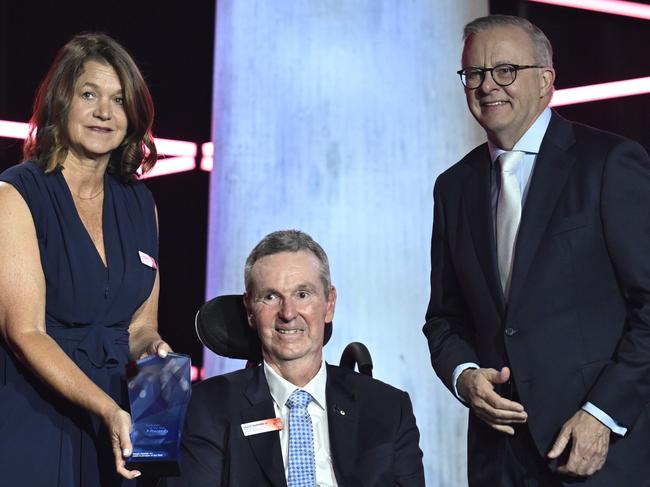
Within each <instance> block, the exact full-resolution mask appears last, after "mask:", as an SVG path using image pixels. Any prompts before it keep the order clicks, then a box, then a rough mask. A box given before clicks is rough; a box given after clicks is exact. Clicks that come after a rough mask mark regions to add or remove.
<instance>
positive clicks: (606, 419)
mask: <svg viewBox="0 0 650 487" xmlns="http://www.w3.org/2000/svg"><path fill="white" fill-rule="evenodd" d="M582 410H583V411H586V412H588V413H589V414H591V415H592V416H593V417H594V418H596V419H597V420H598V421H600V422H601V423H603V424H604V425H605V426H607V427H608V428H609V429H610V430H612V433H614V434H617V435H619V436H625V433H627V428H625V427H623V426H620V425H619V424H618V423H617V422H616V421H614V420H613V419H612V417H611V416H610V415H608V414H607V413H606V412H604V411H603V410H602V409H600V408H599V407H598V406H596V405H595V404H593V403H591V402H586V403H585V405H584V406H582Z"/></svg>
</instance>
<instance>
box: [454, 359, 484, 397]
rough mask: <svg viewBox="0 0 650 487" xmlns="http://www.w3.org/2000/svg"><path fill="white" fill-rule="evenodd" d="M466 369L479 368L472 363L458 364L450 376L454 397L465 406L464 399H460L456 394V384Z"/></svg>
mask: <svg viewBox="0 0 650 487" xmlns="http://www.w3.org/2000/svg"><path fill="white" fill-rule="evenodd" d="M467 369H480V367H479V366H478V364H475V363H474V362H465V363H462V364H460V365H459V366H458V367H456V368H455V369H454V373H453V374H452V375H451V383H452V384H453V385H454V394H455V395H456V397H457V398H458V399H459V400H461V401H462V402H464V403H465V404H467V401H465V399H463V398H462V397H460V394H458V387H457V383H458V378H459V377H460V374H462V373H463V372H464V371H466V370H467Z"/></svg>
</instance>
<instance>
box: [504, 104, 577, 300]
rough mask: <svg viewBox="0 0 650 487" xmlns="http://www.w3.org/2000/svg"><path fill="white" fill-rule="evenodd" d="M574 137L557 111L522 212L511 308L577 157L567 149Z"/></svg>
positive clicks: (510, 298) (569, 127) (511, 293)
mask: <svg viewBox="0 0 650 487" xmlns="http://www.w3.org/2000/svg"><path fill="white" fill-rule="evenodd" d="M573 141H574V138H573V129H572V128H571V125H570V124H569V122H567V121H566V120H564V119H562V118H560V117H559V116H558V115H556V114H555V113H554V114H553V118H551V122H550V124H549V127H548V129H547V131H546V135H545V136H544V140H543V141H542V145H541V147H540V151H539V155H538V156H537V160H536V161H535V169H534V173H533V175H532V179H531V182H530V188H529V190H528V196H527V198H526V202H525V205H524V208H523V212H522V218H521V224H520V226H519V233H518V235H517V244H516V248H515V260H514V264H513V269H512V281H511V287H510V297H509V300H508V303H509V308H513V307H514V305H515V303H516V302H517V299H518V298H519V296H520V294H521V292H522V288H523V286H524V284H525V282H526V277H527V275H528V271H529V269H530V266H531V264H532V262H533V259H534V257H535V254H536V252H537V248H538V247H539V244H540V242H541V240H542V237H543V236H544V232H545V231H546V227H547V226H548V223H549V221H550V219H551V216H552V214H553V210H554V209H555V206H556V204H557V200H558V198H559V196H560V194H561V193H562V190H563V188H564V185H565V183H566V181H567V178H568V176H569V172H570V169H571V167H572V166H573V162H574V161H575V157H574V156H573V155H572V154H569V153H568V152H567V151H566V150H567V148H568V147H569V146H570V145H571V144H572V143H573Z"/></svg>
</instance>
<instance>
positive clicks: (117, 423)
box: [104, 404, 140, 479]
mask: <svg viewBox="0 0 650 487" xmlns="http://www.w3.org/2000/svg"><path fill="white" fill-rule="evenodd" d="M104 424H105V425H106V429H107V430H108V434H109V436H110V439H111V446H112V448H113V456H114V457H115V469H116V470H117V473H119V474H120V475H121V476H122V477H124V478H125V479H134V478H136V477H139V476H140V472H139V471H138V470H127V469H126V466H125V463H126V459H127V458H128V457H130V456H131V454H132V453H133V452H132V446H131V437H130V433H131V415H130V414H129V413H127V412H126V411H124V410H123V409H121V408H120V407H119V406H118V405H117V404H116V405H115V407H114V408H113V409H111V410H110V411H109V412H108V413H107V414H105V415H104Z"/></svg>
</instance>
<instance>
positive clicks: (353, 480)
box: [166, 365, 424, 487]
mask: <svg viewBox="0 0 650 487" xmlns="http://www.w3.org/2000/svg"><path fill="white" fill-rule="evenodd" d="M325 395H326V399H327V408H328V423H329V430H330V446H331V455H332V461H333V464H334V471H335V475H336V479H337V482H338V485H339V486H340V487H348V486H350V487H363V486H394V485H400V486H424V473H423V467H422V452H421V450H420V448H419V446H418V441H419V432H418V429H417V426H416V424H415V417H414V416H413V411H412V407H411V401H410V399H409V396H408V394H407V393H406V392H403V391H400V390H398V389H395V388H394V387H391V386H389V385H387V384H384V383H382V382H380V381H378V380H374V379H372V378H369V377H366V376H363V375H360V374H357V373H355V372H351V371H348V370H345V369H342V368H339V367H335V366H331V365H328V366H327V385H326V390H325ZM340 411H345V413H346V414H345V415H342V414H340ZM274 417H275V411H274V409H273V399H272V398H271V393H270V392H269V387H268V384H267V382H266V377H265V375H264V369H263V367H261V366H260V367H256V368H252V369H244V370H240V371H237V372H233V373H230V374H226V375H221V376H218V377H213V378H211V379H209V380H207V381H204V382H202V383H200V384H198V385H197V386H196V387H195V388H194V391H193V395H192V400H191V402H190V405H189V409H188V412H187V419H186V423H185V430H184V432H183V441H182V453H181V454H182V461H181V477H180V478H177V479H172V478H170V479H167V484H166V485H168V486H183V487H185V486H187V487H199V486H201V487H202V486H205V487H208V486H209V487H216V486H233V487H234V486H241V487H263V486H276V487H280V486H285V487H286V485H287V482H286V479H285V475H284V466H283V462H282V452H281V449H280V436H279V434H278V432H277V431H274V432H269V433H262V434H257V435H251V436H248V437H245V436H244V435H243V434H242V430H241V424H242V423H248V422H251V421H257V420H260V419H268V418H274Z"/></svg>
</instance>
